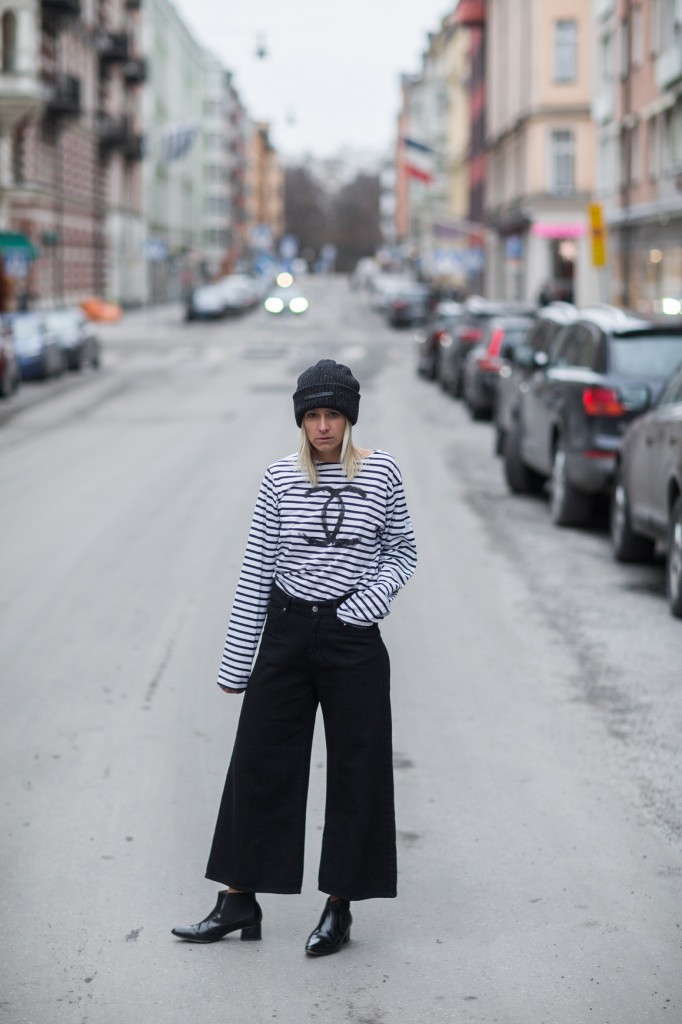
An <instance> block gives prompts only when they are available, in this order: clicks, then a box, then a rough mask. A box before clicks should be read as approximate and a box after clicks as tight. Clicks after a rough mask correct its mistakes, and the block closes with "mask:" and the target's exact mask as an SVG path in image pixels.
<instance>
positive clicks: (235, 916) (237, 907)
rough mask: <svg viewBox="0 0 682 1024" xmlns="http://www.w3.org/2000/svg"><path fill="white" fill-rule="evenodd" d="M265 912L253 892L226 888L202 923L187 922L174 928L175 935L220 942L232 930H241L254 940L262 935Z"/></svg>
mask: <svg viewBox="0 0 682 1024" xmlns="http://www.w3.org/2000/svg"><path fill="white" fill-rule="evenodd" d="M262 919H263V912H262V911H261V908H260V907H259V906H258V903H257V902H256V896H255V894H254V893H252V892H228V891H227V889H224V890H223V891H222V892H219V893H218V902H217V903H216V905H215V907H214V908H213V910H212V911H211V913H210V914H209V915H208V917H205V918H204V920H203V921H200V922H199V924H188V925H186V926H184V927H180V928H173V929H172V932H173V935H177V937H178V938H179V939H186V940H187V941H188V942H217V941H218V939H222V938H223V937H224V936H225V935H229V933H230V932H236V931H238V930H239V929H240V928H241V930H242V939H243V940H245V941H254V940H257V939H260V937H261V935H260V933H261V927H260V923H261V921H262Z"/></svg>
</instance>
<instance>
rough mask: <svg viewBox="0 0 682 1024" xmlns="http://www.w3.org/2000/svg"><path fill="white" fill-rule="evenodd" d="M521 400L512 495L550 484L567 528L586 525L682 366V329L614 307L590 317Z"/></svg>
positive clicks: (555, 511)
mask: <svg viewBox="0 0 682 1024" xmlns="http://www.w3.org/2000/svg"><path fill="white" fill-rule="evenodd" d="M542 362H544V360H542V361H541V364H540V365H538V366H537V368H536V371H535V373H534V374H533V376H532V377H530V378H529V380H528V381H527V383H526V385H524V388H523V389H522V390H521V391H520V400H519V404H518V412H517V416H516V418H515V420H514V424H513V426H512V429H511V430H510V432H509V436H508V437H507V442H506V444H505V448H504V466H505V475H506V478H507V482H508V484H509V487H510V488H511V490H512V491H517V492H518V491H533V490H540V489H541V488H542V487H543V486H544V483H545V482H546V481H549V485H550V515H551V518H552V521H553V522H554V523H556V524H557V525H558V526H571V525H576V526H577V525H581V524H584V523H586V522H587V521H588V520H589V518H590V514H591V511H592V498H593V497H594V496H597V495H604V496H608V495H609V494H610V492H611V486H612V483H613V474H614V469H615V466H616V461H617V457H618V452H619V449H620V442H621V437H622V435H623V433H624V431H625V429H626V427H627V425H628V424H629V423H630V421H631V420H633V419H634V418H635V417H636V416H638V415H639V414H641V413H642V412H643V410H644V409H645V408H646V407H647V405H648V403H649V402H650V401H651V400H652V399H655V398H657V397H658V395H659V393H660V391H661V389H662V387H663V385H664V383H665V381H666V379H667V378H668V377H669V376H670V374H671V373H672V372H673V370H675V368H676V367H677V366H679V365H680V363H682V326H672V325H669V324H666V323H662V322H656V321H652V320H647V319H645V318H643V317H639V316H636V315H635V314H634V313H628V312H626V311H624V310H620V309H616V308H613V307H605V306H604V307H599V308H597V307H595V308H594V309H591V310H582V311H581V313H580V315H579V317H578V319H577V320H575V322H573V323H571V324H568V325H567V326H565V327H563V328H562V329H561V331H560V332H559V334H558V335H557V336H556V338H555V340H554V343H553V346H552V349H551V350H550V353H549V357H548V359H547V361H546V365H542Z"/></svg>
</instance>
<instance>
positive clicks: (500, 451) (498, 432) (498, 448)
mask: <svg viewBox="0 0 682 1024" xmlns="http://www.w3.org/2000/svg"><path fill="white" fill-rule="evenodd" d="M504 446H505V432H504V430H503V429H502V427H500V426H497V425H495V446H494V452H495V455H504Z"/></svg>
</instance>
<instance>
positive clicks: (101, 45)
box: [97, 32, 130, 66]
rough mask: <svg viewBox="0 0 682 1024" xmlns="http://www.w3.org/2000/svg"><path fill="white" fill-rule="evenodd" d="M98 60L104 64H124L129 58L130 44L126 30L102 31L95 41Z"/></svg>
mask: <svg viewBox="0 0 682 1024" xmlns="http://www.w3.org/2000/svg"><path fill="white" fill-rule="evenodd" d="M97 49H98V50H99V59H100V62H101V63H102V64H103V65H104V66H107V65H110V64H125V63H126V61H128V60H130V45H129V43H128V34H127V33H126V32H102V33H101V34H100V36H99V39H98V41H97Z"/></svg>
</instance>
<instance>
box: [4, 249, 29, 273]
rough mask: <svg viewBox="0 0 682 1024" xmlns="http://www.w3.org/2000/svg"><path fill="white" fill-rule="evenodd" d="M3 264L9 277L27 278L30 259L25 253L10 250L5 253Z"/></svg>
mask: <svg viewBox="0 0 682 1024" xmlns="http://www.w3.org/2000/svg"><path fill="white" fill-rule="evenodd" d="M3 262H4V269H5V274H6V275H7V277H26V275H27V274H28V259H27V258H26V254H25V253H24V252H20V251H19V250H17V249H14V250H12V249H10V251H9V252H5V254H4V256H3Z"/></svg>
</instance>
